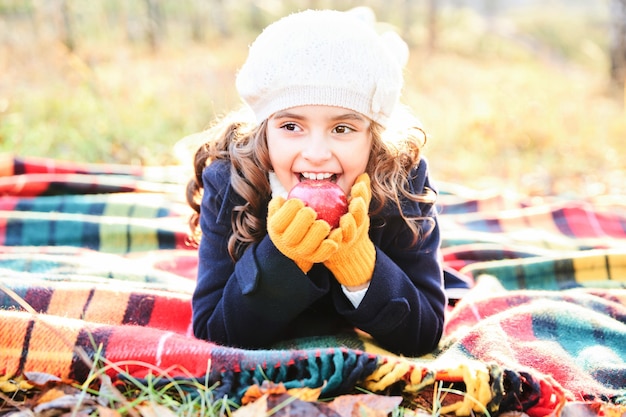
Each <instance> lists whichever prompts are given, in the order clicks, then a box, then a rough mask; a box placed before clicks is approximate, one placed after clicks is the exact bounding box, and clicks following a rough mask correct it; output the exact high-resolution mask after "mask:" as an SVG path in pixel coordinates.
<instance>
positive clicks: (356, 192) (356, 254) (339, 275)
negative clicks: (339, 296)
mask: <svg viewBox="0 0 626 417" xmlns="http://www.w3.org/2000/svg"><path fill="white" fill-rule="evenodd" d="M371 200H372V190H371V187H370V177H369V175H367V174H366V173H365V174H361V175H359V176H358V177H357V179H356V181H355V182H354V185H353V186H352V189H351V190H350V204H349V206H348V213H346V214H344V215H343V216H342V217H341V219H340V221H339V227H338V228H337V229H335V230H333V231H332V232H331V233H330V236H329V237H328V239H329V240H331V241H335V242H337V244H338V249H337V251H336V252H334V253H333V254H331V255H330V257H329V258H328V259H327V260H325V261H324V265H326V267H327V268H328V269H329V270H330V271H331V272H332V273H333V275H334V276H335V279H336V280H337V281H339V283H340V284H343V285H344V286H346V287H348V288H353V289H358V288H362V287H363V286H364V284H367V283H368V282H369V281H370V280H371V279H372V274H373V272H374V263H375V261H376V249H375V248H374V244H373V243H372V241H371V240H370V238H369V228H370V217H369V214H368V212H369V206H370V201H371Z"/></svg>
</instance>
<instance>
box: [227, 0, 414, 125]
mask: <svg viewBox="0 0 626 417" xmlns="http://www.w3.org/2000/svg"><path fill="white" fill-rule="evenodd" d="M407 60H408V47H407V45H406V43H405V42H404V41H403V40H402V39H401V38H400V36H398V35H397V34H396V33H395V32H385V33H383V34H379V33H378V32H377V31H376V28H375V17H374V14H373V12H372V11H371V9H368V8H364V7H359V8H356V9H353V10H352V11H348V12H341V11H336V10H306V11H303V12H299V13H294V14H291V15H289V16H286V17H284V18H282V19H280V20H278V21H276V22H274V23H272V24H271V25H269V26H268V27H267V28H266V29H265V30H264V31H263V32H262V33H261V34H260V35H259V36H258V37H257V39H256V40H255V41H254V42H253V44H252V45H251V46H250V50H249V54H248V58H247V60H246V62H245V63H244V65H243V66H242V67H241V69H240V70H239V73H238V74H237V80H236V87H237V91H238V92H239V95H240V96H241V98H242V99H243V100H244V102H245V103H246V104H248V106H249V107H250V108H251V109H252V111H253V112H254V114H255V116H256V119H257V120H258V121H259V122H260V121H262V120H264V119H266V118H268V117H269V116H271V115H272V114H274V113H276V112H277V111H280V110H285V109H288V108H290V107H296V106H303V105H328V106H338V107H344V108H347V109H351V110H353V111H356V112H358V113H361V114H363V115H365V116H367V117H369V118H370V119H372V120H374V121H376V122H378V123H380V124H382V125H383V126H385V125H386V123H387V121H388V119H389V117H390V116H391V114H392V112H393V110H394V107H395V106H396V104H397V102H398V100H399V97H400V93H401V90H402V84H403V78H402V72H403V68H404V65H405V64H406V61H407Z"/></svg>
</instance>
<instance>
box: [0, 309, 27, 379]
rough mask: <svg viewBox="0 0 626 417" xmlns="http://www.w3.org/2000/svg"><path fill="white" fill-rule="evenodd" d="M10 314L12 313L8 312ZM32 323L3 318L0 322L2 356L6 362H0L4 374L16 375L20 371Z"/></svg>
mask: <svg viewBox="0 0 626 417" xmlns="http://www.w3.org/2000/svg"><path fill="white" fill-rule="evenodd" d="M6 314H10V313H6ZM30 326H32V323H31V322H29V321H27V320H23V321H15V322H14V321H13V320H11V321H10V322H9V320H3V321H1V322H0V329H2V333H1V334H0V341H2V357H3V361H4V363H2V364H0V369H1V371H2V372H0V374H2V375H8V376H10V377H13V376H16V375H17V374H18V373H19V372H20V371H21V369H20V361H21V358H22V351H23V349H24V340H26V335H27V334H28V331H29V327H30Z"/></svg>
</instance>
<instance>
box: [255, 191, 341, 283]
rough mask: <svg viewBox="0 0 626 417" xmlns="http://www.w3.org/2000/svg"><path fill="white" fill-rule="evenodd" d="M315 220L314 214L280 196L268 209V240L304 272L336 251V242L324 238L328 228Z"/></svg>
mask: <svg viewBox="0 0 626 417" xmlns="http://www.w3.org/2000/svg"><path fill="white" fill-rule="evenodd" d="M316 217H317V214H316V213H315V211H314V210H313V209H312V208H311V207H306V206H305V205H304V203H303V202H302V201H301V200H299V199H297V198H292V199H289V200H286V201H285V199H284V198H282V197H274V198H273V199H272V200H271V201H270V203H269V206H268V213H267V232H268V234H269V235H270V239H272V242H274V245H276V247H277V248H278V250H279V251H281V252H282V253H283V254H284V255H285V256H286V257H288V258H289V259H291V260H293V261H294V262H295V263H296V265H298V267H300V269H301V270H302V271H304V273H307V272H309V270H310V269H311V267H312V266H313V264H314V263H318V262H323V261H325V260H326V259H328V257H329V256H330V255H331V254H332V253H334V252H335V251H336V250H337V242H335V241H332V240H329V239H327V237H328V234H329V233H330V226H329V225H328V223H326V222H325V221H323V220H316V219H315V218H316Z"/></svg>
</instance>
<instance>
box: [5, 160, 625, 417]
mask: <svg viewBox="0 0 626 417" xmlns="http://www.w3.org/2000/svg"><path fill="white" fill-rule="evenodd" d="M187 178H188V172H186V171H184V170H183V169H182V168H180V167H160V168H136V167H131V166H124V165H108V164H107V165H104V164H103V165H98V164H95V165H93V164H92V165H89V164H78V163H71V162H67V161H58V160H49V159H37V158H23V159H20V158H14V157H9V156H5V157H3V158H1V159H0V307H1V308H0V377H3V378H4V379H3V380H6V379H7V378H18V377H19V376H21V375H28V374H29V373H33V372H42V373H48V374H51V375H55V376H58V377H60V378H64V379H70V380H75V381H78V382H84V381H86V380H87V379H88V378H90V375H91V374H90V372H91V371H92V370H93V366H94V364H93V362H94V361H95V362H98V363H99V364H100V366H102V367H103V369H104V370H105V372H106V373H107V374H109V376H110V377H111V378H113V379H123V378H129V377H132V378H145V377H146V376H148V374H158V375H160V376H161V377H166V378H177V379H190V380H197V381H200V382H201V383H203V384H208V385H210V386H213V387H214V389H215V396H216V398H220V397H222V396H229V397H230V398H232V399H233V400H234V401H239V400H240V399H241V398H242V396H243V395H244V393H245V392H246V390H247V389H248V388H250V387H251V386H252V385H255V384H260V383H261V382H262V381H266V380H269V381H272V382H276V383H279V382H281V383H283V384H284V385H285V386H286V387H287V388H297V387H304V388H321V390H322V394H321V396H322V397H324V398H330V397H333V396H336V395H341V394H346V393H352V392H356V391H357V390H367V391H370V392H375V393H381V394H389V395H402V396H403V397H404V398H405V400H406V404H413V405H419V404H424V403H429V402H430V403H432V399H433V392H445V393H446V394H447V395H446V396H445V401H443V403H442V408H441V409H440V413H441V414H442V415H443V414H455V415H458V416H470V415H476V414H481V413H485V412H489V414H490V415H499V414H502V413H505V412H509V411H523V412H525V413H526V414H528V415H530V416H548V415H559V414H560V413H562V412H563V411H564V410H565V411H567V410H568V409H570V410H571V409H572V408H571V407H573V406H579V405H581V404H584V405H593V406H594V407H595V408H593V409H594V410H596V411H597V414H598V415H608V414H610V413H613V414H615V415H621V413H622V412H625V411H626V406H625V405H623V404H624V403H625V401H626V289H624V287H625V285H624V283H625V282H626V201H624V200H625V199H624V198H621V199H620V198H611V197H610V196H606V197H603V198H601V199H600V198H596V199H586V200H566V199H559V198H551V199H546V198H543V199H541V200H537V199H530V198H522V197H520V196H507V195H505V194H504V195H503V194H502V193H499V194H481V193H479V192H476V191H474V190H469V189H464V188H459V187H456V186H452V185H450V184H443V185H442V186H441V189H442V190H441V198H440V202H439V206H440V212H441V217H440V219H441V227H442V235H443V237H444V242H443V260H444V265H445V269H446V275H447V276H448V277H455V278H457V279H458V280H457V283H458V282H461V283H462V282H466V283H469V286H470V287H471V288H469V289H464V288H463V286H460V287H459V286H458V285H456V286H455V287H456V288H449V291H450V296H451V298H452V299H453V300H455V301H457V300H458V301H457V302H456V303H455V304H454V305H453V306H452V305H451V306H450V309H449V311H448V317H447V327H446V330H445V335H444V338H443V340H442V342H441V344H440V347H439V349H438V350H437V351H436V352H433V354H432V355H428V356H427V357H420V358H405V357H399V356H395V355H392V354H390V353H388V352H385V351H384V350H382V349H379V348H377V347H376V346H375V344H374V343H372V341H371V340H368V339H367V338H366V337H364V336H363V335H356V334H355V335H337V336H336V337H333V338H319V339H307V340H300V341H294V342H293V343H290V344H285V345H283V346H276V347H275V348H274V349H267V350H242V349H237V348H232V347H228V346H218V345H215V344H212V343H209V342H204V341H200V340H197V339H194V338H193V337H192V336H191V334H190V331H189V326H190V321H191V308H190V295H191V292H192V291H193V287H194V277H195V268H196V264H197V260H196V254H195V250H194V249H193V248H192V247H191V246H190V245H188V242H187V220H188V215H189V214H190V211H189V208H188V207H187V206H186V204H185V203H184V182H185V181H186V179H187ZM252 319H253V318H251V320H252ZM569 415H574V414H572V413H570V414H569Z"/></svg>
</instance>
